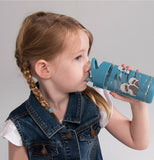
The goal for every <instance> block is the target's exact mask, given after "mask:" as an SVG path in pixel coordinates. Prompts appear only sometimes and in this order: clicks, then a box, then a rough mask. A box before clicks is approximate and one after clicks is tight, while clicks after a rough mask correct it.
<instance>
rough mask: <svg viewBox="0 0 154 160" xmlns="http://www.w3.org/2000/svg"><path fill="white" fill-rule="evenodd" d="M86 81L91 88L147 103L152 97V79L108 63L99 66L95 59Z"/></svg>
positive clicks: (153, 93) (153, 80)
mask: <svg viewBox="0 0 154 160" xmlns="http://www.w3.org/2000/svg"><path fill="white" fill-rule="evenodd" d="M87 81H91V82H93V86H96V87H100V88H103V89H107V90H110V91H113V92H116V93H119V94H122V95H125V96H129V97H132V98H135V99H138V100H141V101H144V102H147V103H151V102H152V100H153V96H154V78H153V77H152V76H149V75H146V74H142V73H140V72H137V71H133V70H129V69H127V68H124V67H122V66H118V65H114V64H112V63H110V62H102V63H101V64H100V66H98V64H97V60H96V59H95V58H93V59H92V61H91V77H89V78H88V79H87Z"/></svg>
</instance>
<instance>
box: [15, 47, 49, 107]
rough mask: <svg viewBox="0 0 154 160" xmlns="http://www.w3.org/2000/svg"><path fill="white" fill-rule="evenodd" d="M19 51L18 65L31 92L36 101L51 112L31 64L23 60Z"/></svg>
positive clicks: (16, 54)
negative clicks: (38, 85)
mask: <svg viewBox="0 0 154 160" xmlns="http://www.w3.org/2000/svg"><path fill="white" fill-rule="evenodd" d="M19 51H20V49H18V50H16V53H15V57H16V61H17V64H18V66H19V68H20V70H21V72H22V74H23V76H24V77H25V79H26V80H27V83H28V85H29V88H30V89H31V91H32V92H33V94H34V95H35V97H36V99H37V100H38V101H39V102H40V103H41V105H42V106H43V107H44V108H45V109H46V110H49V109H50V107H49V105H48V103H47V102H46V101H45V99H44V98H43V96H42V94H41V92H40V90H39V88H38V87H37V85H36V83H35V81H34V80H33V78H32V74H31V71H30V65H29V63H28V62H27V61H26V60H23V57H22V54H21V53H20V52H19Z"/></svg>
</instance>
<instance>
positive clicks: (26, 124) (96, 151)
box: [8, 92, 103, 160]
mask: <svg viewBox="0 0 154 160" xmlns="http://www.w3.org/2000/svg"><path fill="white" fill-rule="evenodd" d="M8 119H11V120H12V121H13V123H14V124H15V126H16V127H17V130H18V132H19V134H20V136H21V138H22V143H23V145H24V146H25V148H26V150H27V154H28V157H29V160H102V159H103V158H102V155H101V150H100V145H99V141H98V133H99V131H100V123H99V120H100V113H99V109H98V107H96V105H95V104H94V103H93V102H92V101H91V100H90V99H89V98H88V97H86V96H85V95H83V93H81V92H75V93H71V94H70V98H69V103H68V108H67V111H66V114H65V117H64V120H63V122H62V124H60V123H59V122H57V121H56V119H55V118H54V117H53V116H52V115H51V114H50V113H49V112H48V111H47V110H46V109H44V107H42V106H41V104H40V103H39V102H38V101H37V99H36V98H35V96H34V95H33V93H32V92H31V94H30V97H29V99H28V100H27V101H25V102H24V103H23V104H21V105H20V106H19V107H18V108H16V109H15V110H14V111H12V112H11V114H10V116H9V117H8Z"/></svg>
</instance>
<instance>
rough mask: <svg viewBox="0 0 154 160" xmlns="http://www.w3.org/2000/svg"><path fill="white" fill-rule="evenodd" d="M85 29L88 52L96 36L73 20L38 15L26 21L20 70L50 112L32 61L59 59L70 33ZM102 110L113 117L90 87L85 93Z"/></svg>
mask: <svg viewBox="0 0 154 160" xmlns="http://www.w3.org/2000/svg"><path fill="white" fill-rule="evenodd" d="M77 30H83V31H84V32H85V33H86V34H87V36H88V38H89V46H90V47H89V52H90V49H91V46H92V42H93V37H92V34H91V33H90V31H88V30H87V29H86V28H85V27H84V26H82V25H81V24H80V23H79V22H78V21H77V20H75V19H73V18H72V17H68V16H65V15H60V14H56V13H45V12H37V13H34V14H32V15H30V16H28V17H26V18H25V20H24V21H23V24H22V27H21V29H20V31H19V34H18V37H17V40H16V50H15V57H16V62H17V65H18V67H19V68H20V70H21V72H22V73H23V75H24V77H25V78H26V80H27V83H28V84H29V87H30V89H31V90H32V92H33V93H34V95H35V97H36V98H37V100H38V101H39V102H40V103H41V105H42V106H43V107H44V108H46V109H47V110H49V108H50V107H49V105H48V103H47V102H46V101H45V99H44V97H43V96H42V94H41V92H40V90H39V89H38V87H37V86H36V84H35V81H34V80H33V78H32V73H31V71H32V66H31V62H32V61H37V60H39V59H44V60H49V59H52V58H54V57H55V56H57V54H58V53H60V52H61V51H62V50H63V49H64V47H65V45H64V41H65V38H66V35H67V34H68V32H74V31H77ZM83 93H84V94H86V95H87V96H88V97H90V98H91V99H92V100H93V102H94V103H95V104H96V105H97V106H98V107H99V108H102V106H103V107H104V108H105V110H106V111H107V114H108V115H110V109H109V107H108V105H107V103H106V101H105V100H104V98H103V97H102V96H100V95H99V94H98V93H97V92H96V91H95V90H94V89H92V88H91V87H87V88H86V89H85V91H84V92H83Z"/></svg>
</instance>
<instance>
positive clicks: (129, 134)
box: [106, 92, 150, 150]
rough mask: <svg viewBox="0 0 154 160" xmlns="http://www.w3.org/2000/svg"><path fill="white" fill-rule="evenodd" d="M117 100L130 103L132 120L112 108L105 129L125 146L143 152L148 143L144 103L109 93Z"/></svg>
mask: <svg viewBox="0 0 154 160" xmlns="http://www.w3.org/2000/svg"><path fill="white" fill-rule="evenodd" d="M111 95H112V96H113V97H115V98H117V99H120V100H123V101H127V102H129V103H130V106H131V109H132V116H133V118H132V120H129V119H128V118H126V117H125V116H124V115H122V114H121V113H120V112H118V110H117V109H116V108H115V107H114V109H113V114H112V117H111V119H110V121H109V123H108V125H107V126H106V129H107V130H108V131H109V132H110V133H111V134H112V135H113V136H114V137H116V138H117V139H118V140H120V141H121V142H122V143H124V144H125V145H127V146H129V147H131V148H134V149H138V150H143V149H146V148H147V147H148V145H149V142H150V121H149V113H148V106H147V104H146V103H144V102H141V101H138V100H135V99H132V98H130V97H125V96H122V95H119V94H116V93H113V92H111Z"/></svg>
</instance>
